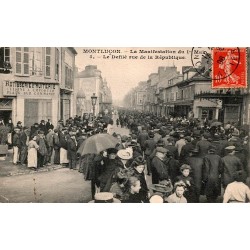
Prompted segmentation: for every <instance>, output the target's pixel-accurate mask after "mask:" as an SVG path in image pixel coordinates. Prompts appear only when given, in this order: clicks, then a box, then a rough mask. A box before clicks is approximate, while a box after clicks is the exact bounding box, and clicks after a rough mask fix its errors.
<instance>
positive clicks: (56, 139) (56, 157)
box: [53, 129, 61, 165]
mask: <svg viewBox="0 0 250 250" xmlns="http://www.w3.org/2000/svg"><path fill="white" fill-rule="evenodd" d="M58 133H59V131H58V129H54V134H53V148H54V152H55V154H54V164H56V165H59V164H60V147H61V146H60V141H59V136H58Z"/></svg>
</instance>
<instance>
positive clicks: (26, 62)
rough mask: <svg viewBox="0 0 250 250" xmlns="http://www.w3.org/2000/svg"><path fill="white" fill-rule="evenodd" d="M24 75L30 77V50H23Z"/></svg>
mask: <svg viewBox="0 0 250 250" xmlns="http://www.w3.org/2000/svg"><path fill="white" fill-rule="evenodd" d="M23 74H24V75H29V48H27V47H26V48H23Z"/></svg>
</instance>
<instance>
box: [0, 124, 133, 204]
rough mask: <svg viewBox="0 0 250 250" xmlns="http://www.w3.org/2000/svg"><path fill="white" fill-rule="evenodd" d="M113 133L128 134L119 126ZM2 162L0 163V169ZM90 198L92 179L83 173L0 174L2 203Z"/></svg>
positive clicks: (55, 171) (65, 201)
mask: <svg viewBox="0 0 250 250" xmlns="http://www.w3.org/2000/svg"><path fill="white" fill-rule="evenodd" d="M114 132H116V133H120V134H122V135H124V134H125V135H128V134H129V130H128V129H126V128H121V127H117V126H116V125H114ZM3 164H5V163H4V162H0V172H1V166H2V165H3ZM8 164H11V163H9V162H8ZM0 176H1V175H0ZM90 200H91V189H90V181H85V180H84V176H83V174H81V173H79V172H78V171H74V170H69V169H68V168H60V169H56V170H52V171H48V172H40V173H39V172H38V173H27V174H20V175H14V176H1V177H0V202H10V203H19V202H21V203H30V202H35V203H79V202H80V203H81V202H83V203H85V202H88V201H90Z"/></svg>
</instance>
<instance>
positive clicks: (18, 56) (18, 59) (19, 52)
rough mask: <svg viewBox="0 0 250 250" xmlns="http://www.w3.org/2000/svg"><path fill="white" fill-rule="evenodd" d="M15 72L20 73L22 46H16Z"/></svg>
mask: <svg viewBox="0 0 250 250" xmlns="http://www.w3.org/2000/svg"><path fill="white" fill-rule="evenodd" d="M16 74H22V48H21V47H17V48H16Z"/></svg>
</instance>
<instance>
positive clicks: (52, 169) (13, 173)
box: [4, 166, 66, 177]
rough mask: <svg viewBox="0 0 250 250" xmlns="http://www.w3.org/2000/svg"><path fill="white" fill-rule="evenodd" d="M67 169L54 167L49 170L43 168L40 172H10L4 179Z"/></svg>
mask: <svg viewBox="0 0 250 250" xmlns="http://www.w3.org/2000/svg"><path fill="white" fill-rule="evenodd" d="M61 168H66V167H65V166H54V167H48V168H41V169H38V170H29V169H27V170H24V171H22V172H9V174H7V175H5V176H4V177H11V176H18V175H28V174H36V173H44V172H50V171H54V170H57V169H61Z"/></svg>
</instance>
